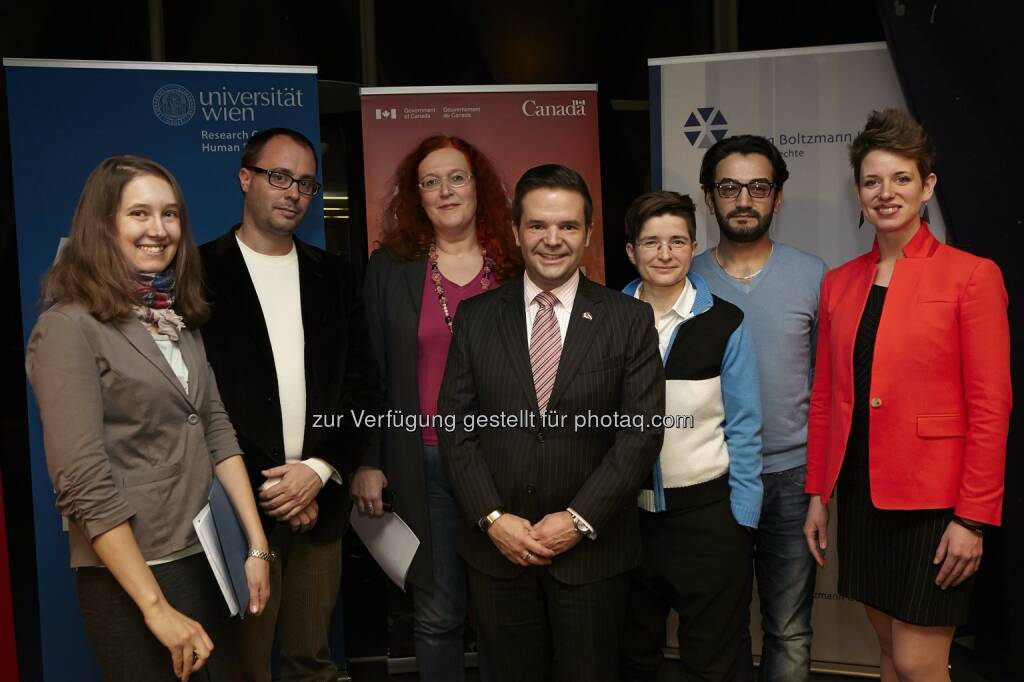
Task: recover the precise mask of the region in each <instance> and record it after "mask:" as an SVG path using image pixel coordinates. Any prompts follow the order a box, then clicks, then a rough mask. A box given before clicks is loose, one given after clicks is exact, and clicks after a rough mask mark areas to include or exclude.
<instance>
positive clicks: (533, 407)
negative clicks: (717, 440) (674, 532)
mask: <svg viewBox="0 0 1024 682" xmlns="http://www.w3.org/2000/svg"><path fill="white" fill-rule="evenodd" d="M584 313H589V315H585V314H584ZM454 332H455V336H454V338H453V339H452V345H451V349H450V350H449V354H448V363H447V366H446V369H445V374H444V381H443V383H442V384H441V394H440V398H439V401H438V411H439V412H440V413H441V414H454V415H456V417H457V420H456V429H455V430H454V431H453V432H445V431H441V433H439V440H440V449H441V454H442V457H443V458H444V461H445V465H446V469H447V472H448V477H449V480H450V482H451V485H452V488H453V490H454V493H455V496H456V498H457V500H458V503H459V506H460V508H461V511H462V514H463V517H464V519H465V529H464V532H463V534H462V538H461V545H460V552H461V553H462V556H463V557H464V558H465V560H466V561H467V562H468V563H469V565H470V566H471V567H473V568H474V569H476V570H478V571H480V572H482V573H485V574H487V575H491V576H494V577H499V578H512V577H515V576H517V575H519V574H520V573H521V572H522V571H523V568H522V567H520V566H517V565H515V564H513V563H511V562H509V561H508V560H507V559H506V558H505V557H504V556H503V555H502V554H501V552H499V551H498V549H497V548H496V547H495V546H494V545H493V543H492V542H491V540H490V538H489V537H488V536H487V535H486V534H485V533H482V532H481V531H480V530H479V529H478V528H477V525H476V523H477V521H478V520H479V519H480V518H481V517H483V516H485V515H486V514H488V513H490V512H491V511H493V510H494V509H496V508H498V507H501V508H503V509H504V510H505V511H507V512H511V513H513V514H516V515H518V516H522V517H523V518H525V519H527V520H529V521H530V522H531V523H536V522H537V521H539V520H540V519H541V518H543V517H544V516H545V515H546V514H549V513H551V512H557V511H562V510H564V509H566V508H567V507H572V508H573V509H574V510H576V511H577V512H578V513H579V514H580V515H581V516H582V517H583V518H585V519H586V520H587V521H588V522H589V523H590V524H591V525H592V526H593V527H594V529H595V530H596V532H597V538H596V539H595V540H586V539H585V540H583V541H582V542H580V543H579V544H577V545H576V546H575V547H574V548H572V549H570V550H569V551H568V552H566V553H565V554H562V555H559V556H558V557H556V558H555V559H554V561H553V563H552V564H551V566H550V568H549V570H550V571H551V574H552V576H553V577H554V578H556V579H557V580H559V581H560V582H564V583H569V584H585V583H588V582H593V581H597V580H602V579H604V578H607V577H610V576H614V575H618V574H620V573H623V572H625V571H628V570H630V569H632V568H634V567H635V566H636V565H637V564H638V563H639V561H640V533H639V527H638V522H637V506H636V496H637V491H638V490H639V488H640V485H641V484H642V482H643V481H644V479H645V478H646V477H647V475H648V474H649V473H650V471H651V467H652V465H653V463H654V460H655V459H656V458H657V456H658V453H659V451H660V449H661V441H662V430H661V429H652V428H649V422H650V417H651V416H652V415H654V414H661V413H662V412H663V411H664V403H665V384H664V381H665V380H664V371H663V366H662V362H661V357H660V355H659V353H658V338H657V333H656V331H655V328H654V318H653V316H652V314H651V309H650V307H649V306H648V305H647V304H646V303H641V302H639V301H637V300H635V299H633V298H631V297H628V296H625V295H624V294H621V293H619V292H617V291H613V290H611V289H607V288H605V287H603V286H601V285H599V284H595V283H593V282H591V281H589V280H587V279H586V278H584V277H581V278H580V285H579V290H578V292H577V294H576V301H575V304H574V305H573V310H572V317H571V318H570V322H569V327H568V330H567V332H566V336H565V340H564V343H563V346H562V356H561V360H560V361H559V367H558V375H557V377H556V379H555V386H554V389H553V392H552V394H551V399H550V402H549V405H548V414H549V418H548V420H547V422H548V423H542V422H541V420H540V419H539V418H537V419H536V420H535V423H533V424H523V425H517V426H515V427H509V426H505V427H502V426H498V427H487V428H466V424H465V421H464V420H465V418H466V417H467V416H469V417H473V416H479V417H495V418H500V417H501V416H502V415H503V414H504V415H516V416H519V415H522V414H528V413H533V414H536V413H537V396H536V391H535V390H534V386H533V374H532V372H531V369H530V356H529V347H528V343H527V338H526V312H525V305H524V302H523V280H522V278H519V279H517V280H514V281H511V282H508V283H506V284H505V285H504V286H502V287H501V288H500V289H497V290H495V291H491V292H487V293H484V294H481V295H479V296H475V297H473V298H471V299H468V300H466V301H463V302H462V303H461V304H460V305H459V311H458V314H457V315H456V319H455V329H454ZM589 415H593V416H594V417H601V416H605V415H607V416H608V417H611V418H615V417H616V416H617V417H618V419H619V420H620V422H621V420H622V419H623V418H627V419H630V420H633V423H631V424H630V425H628V426H622V425H621V423H620V424H619V425H611V426H601V425H599V424H598V425H594V424H593V423H590V424H587V425H585V426H583V427H582V428H579V429H578V430H577V428H576V425H577V422H578V419H587V418H588V416H589ZM556 420H558V421H560V422H561V423H557V422H556ZM637 420H643V426H642V427H641V425H640V424H637V423H635V422H636V421H637ZM553 422H556V423H553Z"/></svg>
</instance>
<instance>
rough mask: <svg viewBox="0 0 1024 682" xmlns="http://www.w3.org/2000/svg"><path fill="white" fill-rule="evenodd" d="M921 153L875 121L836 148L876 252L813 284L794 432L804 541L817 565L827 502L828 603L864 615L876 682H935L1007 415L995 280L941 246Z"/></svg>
mask: <svg viewBox="0 0 1024 682" xmlns="http://www.w3.org/2000/svg"><path fill="white" fill-rule="evenodd" d="M933 157H934V147H933V146H932V144H931V142H930V141H929V139H928V137H927V135H926V133H925V132H924V130H923V129H922V128H921V127H920V126H919V125H918V124H917V123H916V122H915V121H914V120H913V119H912V118H911V117H910V116H909V115H907V114H905V113H903V112H898V111H894V110H887V111H884V112H880V113H879V112H874V113H873V114H872V115H871V117H870V118H869V119H868V122H867V125H866V126H865V128H864V130H863V131H862V132H861V133H860V134H859V135H858V136H857V138H856V139H855V140H854V142H853V144H852V145H851V147H850V160H851V163H852V164H853V172H854V177H855V180H856V191H857V194H858V197H859V199H860V204H861V209H862V211H863V217H864V219H866V220H867V221H868V222H869V223H871V224H872V225H873V226H874V227H875V244H874V248H873V249H872V250H871V252H870V253H867V254H864V255H863V256H860V257H858V258H855V259H853V260H852V261H849V262H848V263H846V264H844V265H842V266H840V267H838V268H836V269H835V270H833V271H832V272H830V273H828V275H826V277H825V280H824V282H823V283H822V288H821V299H820V311H819V317H818V325H819V327H818V351H817V360H816V371H815V378H814V388H813V391H812V394H811V409H810V417H809V422H808V448H807V450H808V452H807V486H806V490H807V492H808V493H809V494H810V495H811V498H810V503H809V507H808V512H807V522H806V524H805V526H804V534H805V535H806V537H807V544H808V547H809V548H810V551H811V553H812V554H813V555H814V556H815V559H816V560H817V561H818V563H819V564H820V565H822V566H824V563H825V547H826V537H827V527H828V507H827V506H826V505H827V503H828V500H829V498H830V497H831V496H832V493H833V491H837V496H838V499H839V509H840V513H839V528H838V544H839V556H840V564H839V593H840V594H842V595H843V596H846V597H849V598H851V599H855V600H857V601H860V602H862V603H863V604H864V605H865V607H866V609H867V615H868V618H869V620H870V621H871V624H872V626H873V627H874V628H875V631H876V633H877V635H878V639H879V644H880V646H881V650H882V660H881V668H882V680H897V679H899V680H910V679H913V680H918V679H922V680H948V679H949V673H948V669H947V660H948V657H949V647H950V643H951V641H952V638H953V630H954V626H955V625H957V624H960V623H961V622H963V621H964V620H965V619H966V617H967V615H968V609H969V606H970V593H971V587H972V583H973V581H972V580H970V578H971V576H972V575H973V574H974V572H975V571H976V570H977V568H978V564H979V562H980V560H981V554H982V538H983V533H984V530H983V528H984V526H985V525H998V524H999V522H1000V517H1001V508H1002V499H1003V469H1004V462H1005V457H1006V434H1007V429H1008V424H1009V414H1010V402H1011V398H1010V368H1009V325H1008V322H1007V316H1006V306H1007V298H1006V290H1005V288H1004V286H1003V278H1002V274H1001V273H1000V271H999V268H998V267H997V266H996V265H995V263H993V262H992V261H990V260H986V259H983V258H978V257H976V256H973V255H971V254H968V253H965V252H963V251H960V250H958V249H954V248H952V247H949V246H946V245H945V244H940V243H939V242H938V241H937V240H936V239H935V237H933V236H932V234H931V232H930V231H929V229H928V223H927V221H926V220H923V219H921V217H920V215H921V209H922V205H923V204H925V203H926V202H927V201H928V200H929V199H930V198H931V196H932V194H933V192H934V190H935V183H936V177H935V174H934V173H932V172H931V162H932V159H933Z"/></svg>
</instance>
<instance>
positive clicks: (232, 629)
mask: <svg viewBox="0 0 1024 682" xmlns="http://www.w3.org/2000/svg"><path fill="white" fill-rule="evenodd" d="M151 570H152V571H153V575H154V577H155V578H156V581H157V583H158V584H159V585H160V590H161V591H162V592H163V593H164V597H166V598H167V601H168V603H170V605H171V606H173V607H174V608H175V609H177V610H178V611H181V612H182V613H183V614H185V615H186V616H188V617H189V618H192V619H193V620H196V621H198V622H199V624H200V625H202V626H203V629H204V630H206V634H208V635H209V636H210V639H211V640H213V647H214V648H213V653H212V654H211V655H210V658H209V659H207V661H206V664H205V665H204V666H203V668H202V669H201V670H200V671H199V672H197V673H193V675H192V676H191V677H190V678H189V679H190V680H196V681H197V682H203V681H211V682H212V681H218V682H220V681H224V682H226V681H228V680H231V671H232V667H233V664H234V659H235V656H236V655H237V653H238V626H239V624H240V623H239V621H238V620H237V619H232V618H231V617H230V616H229V615H228V606H227V604H226V603H224V597H223V595H222V594H221V591H220V588H219V587H218V586H217V580H216V579H215V578H214V577H213V571H212V570H210V564H209V563H208V562H207V560H206V555H205V554H195V555H193V556H190V557H185V558H184V559H178V560H177V561H172V562H170V563H167V564H159V565H157V566H153V567H151ZM75 580H76V583H77V587H78V603H79V606H80V607H81V610H82V621H83V623H84V625H85V631H86V634H87V635H88V636H89V643H90V644H91V645H92V650H93V652H94V653H95V654H96V660H97V662H98V663H99V667H100V672H101V673H102V675H103V679H104V680H107V681H110V682H127V681H128V680H130V681H131V682H165V681H166V682H172V681H174V680H177V679H178V678H177V677H175V676H174V669H173V666H172V663H171V652H170V651H168V650H167V647H165V646H164V645H162V644H161V643H160V641H159V640H158V639H157V638H156V637H154V636H153V633H152V632H150V631H149V628H148V627H146V621H145V620H144V619H143V618H142V612H141V611H139V607H138V606H136V605H135V602H133V601H132V599H131V597H129V596H128V593H127V592H125V591H124V589H123V588H122V587H121V585H120V584H119V583H118V582H117V580H115V579H114V576H113V575H111V573H110V571H108V570H107V569H106V568H80V569H78V571H76V575H75Z"/></svg>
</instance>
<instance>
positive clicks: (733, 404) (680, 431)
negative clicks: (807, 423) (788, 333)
mask: <svg viewBox="0 0 1024 682" xmlns="http://www.w3.org/2000/svg"><path fill="white" fill-rule="evenodd" d="M687 279H688V280H689V281H690V284H691V285H692V286H693V288H694V290H695V292H696V298H695V300H694V303H693V307H692V308H691V309H690V311H689V313H690V314H691V315H692V316H691V317H687V318H686V319H684V320H681V321H680V322H679V323H678V324H677V325H676V326H675V328H674V329H673V330H672V335H671V338H670V340H669V342H668V344H667V347H666V348H664V349H663V360H664V362H665V414H666V416H668V417H672V418H675V421H676V424H675V425H674V426H669V425H668V424H666V428H665V440H664V443H663V445H662V448H661V455H660V457H659V458H658V461H657V462H656V463H655V465H654V470H653V472H652V473H651V476H650V478H649V479H648V481H647V483H646V484H645V486H644V488H643V489H642V490H641V491H640V495H639V497H638V500H637V504H638V506H639V507H640V508H641V509H645V510H647V511H650V512H661V511H666V510H669V509H673V508H675V507H678V506H685V502H684V501H685V500H686V497H687V490H686V489H687V488H691V487H692V486H698V485H700V484H703V483H708V482H710V481H714V480H715V479H718V478H720V477H722V476H724V475H725V474H726V473H728V475H729V503H730V508H731V509H732V514H733V517H734V518H735V519H736V522H737V523H739V524H740V525H742V526H747V527H750V528H756V527H757V522H758V519H759V518H760V515H761V499H762V497H763V495H764V489H763V486H762V484H761V463H762V462H761V401H760V391H759V386H758V375H757V359H756V356H755V351H754V345H753V341H752V340H751V337H750V334H749V332H748V331H747V328H746V326H745V325H744V324H743V311H742V310H740V309H739V308H738V307H736V306H735V305H733V304H732V303H729V302H728V301H726V300H724V299H721V298H718V297H717V296H715V295H713V294H712V293H711V289H710V288H709V287H708V285H707V284H706V283H705V282H704V279H703V278H702V277H701V276H700V275H698V274H696V273H694V272H691V273H689V274H688V275H687ZM639 285H640V280H639V279H636V280H634V281H633V282H631V283H630V284H629V285H628V286H627V287H626V288H625V289H623V293H626V294H628V295H630V296H636V292H637V290H638V289H639ZM687 417H692V419H687ZM694 490H696V488H694Z"/></svg>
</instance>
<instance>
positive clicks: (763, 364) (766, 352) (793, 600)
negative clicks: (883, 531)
mask: <svg viewBox="0 0 1024 682" xmlns="http://www.w3.org/2000/svg"><path fill="white" fill-rule="evenodd" d="M788 178H789V169H788V168H787V167H786V162H785V160H784V159H783V158H782V154H781V152H779V150H778V149H777V148H776V147H775V145H773V144H772V143H771V142H770V141H769V140H767V139H765V138H763V137H760V136H757V135H737V136H735V137H727V138H724V139H722V140H720V141H718V142H717V143H715V144H714V145H712V146H711V148H709V149H708V151H707V153H706V154H705V155H704V159H703V160H702V162H701V168H700V182H701V186H702V187H703V189H704V203H705V205H706V206H707V209H708V211H709V212H710V214H711V215H712V216H714V218H715V221H716V222H717V224H718V235H719V239H718V245H717V246H716V247H714V248H711V249H708V250H707V251H705V252H704V253H702V254H700V255H699V256H697V257H696V258H694V260H693V270H694V272H695V273H698V274H699V275H700V276H702V277H703V278H704V281H705V282H707V284H708V286H709V287H710V288H711V291H712V293H714V294H715V295H716V296H720V297H721V298H723V299H725V300H727V301H730V302H731V303H734V304H735V305H737V306H739V308H740V309H741V310H742V311H743V315H744V321H745V322H746V324H747V326H748V328H749V330H750V335H751V337H752V338H753V340H754V345H755V347H756V348H757V372H758V379H759V385H760V393H761V409H762V413H763V419H764V428H763V431H762V441H763V456H764V469H763V471H762V473H761V481H762V483H763V485H764V502H763V504H762V508H761V519H760V522H759V524H758V527H757V530H756V531H754V573H755V577H756V579H757V592H758V597H759V600H760V605H761V632H762V634H763V637H762V641H763V649H762V651H761V665H760V679H761V680H763V681H765V682H806V681H807V680H808V678H809V677H810V674H811V603H812V598H813V593H814V562H813V561H812V560H811V559H810V558H809V557H808V556H807V553H806V551H805V547H804V544H805V543H804V540H803V518H804V514H805V512H806V507H807V495H806V494H805V493H804V490H803V487H804V475H805V470H806V468H805V463H806V458H807V410H808V404H809V401H810V395H811V380H812V377H813V372H814V344H815V334H816V331H817V320H818V289H819V287H820V285H821V278H822V277H823V276H824V275H825V270H826V268H825V263H824V261H822V260H821V259H820V258H818V257H817V256H813V255H811V254H809V253H805V252H803V251H801V250H799V249H797V248H795V247H793V246H790V245H788V244H784V243H782V242H779V241H777V240H775V239H772V237H771V235H770V233H769V228H770V227H771V225H772V219H773V218H774V216H775V215H776V214H777V213H779V211H780V210H781V208H782V205H783V187H784V185H785V183H786V180H787V179H788ZM745 614H749V609H748V610H747V611H746V612H745ZM745 618H746V620H747V621H748V623H747V625H746V626H745V627H744V628H743V629H742V631H741V637H740V640H739V651H738V656H739V666H738V668H737V677H738V679H739V680H741V681H749V680H752V679H753V677H754V670H753V661H752V659H751V650H750V649H751V642H750V628H749V615H745Z"/></svg>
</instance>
